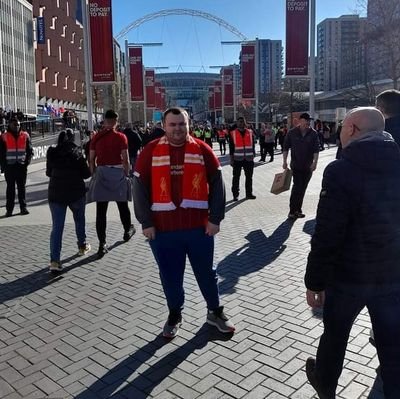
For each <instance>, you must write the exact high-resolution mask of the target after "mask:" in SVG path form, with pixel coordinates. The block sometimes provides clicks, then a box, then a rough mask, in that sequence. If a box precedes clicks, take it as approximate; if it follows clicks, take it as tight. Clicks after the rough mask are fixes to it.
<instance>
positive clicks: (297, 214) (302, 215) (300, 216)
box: [296, 212, 306, 218]
mask: <svg viewBox="0 0 400 399" xmlns="http://www.w3.org/2000/svg"><path fill="white" fill-rule="evenodd" d="M296 217H298V218H305V217H306V215H305V214H304V213H303V212H296Z"/></svg>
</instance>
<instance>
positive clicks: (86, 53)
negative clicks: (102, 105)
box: [82, 0, 93, 130]
mask: <svg viewBox="0 0 400 399" xmlns="http://www.w3.org/2000/svg"><path fill="white" fill-rule="evenodd" d="M82 19H83V47H84V59H85V86H86V87H85V88H86V110H87V118H88V129H89V130H93V99H92V86H91V83H90V79H91V74H92V62H91V59H90V41H89V19H88V10H87V0H83V1H82Z"/></svg>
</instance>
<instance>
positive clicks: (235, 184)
mask: <svg viewBox="0 0 400 399" xmlns="http://www.w3.org/2000/svg"><path fill="white" fill-rule="evenodd" d="M229 153H230V158H231V166H232V168H233V178H232V195H233V201H237V200H238V197H239V191H240V190H239V183H240V174H241V171H242V168H243V170H244V174H245V178H246V182H245V187H246V199H255V198H256V196H255V195H253V171H254V157H255V149H254V139H253V133H252V132H251V131H250V130H249V129H246V121H245V119H244V118H243V117H240V118H238V120H237V128H236V129H235V130H232V131H231V138H230V140H229Z"/></svg>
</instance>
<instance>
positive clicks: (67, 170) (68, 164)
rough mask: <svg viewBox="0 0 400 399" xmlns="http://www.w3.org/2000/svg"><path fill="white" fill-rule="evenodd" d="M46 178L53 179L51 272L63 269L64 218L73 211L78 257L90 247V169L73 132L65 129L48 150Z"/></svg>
mask: <svg viewBox="0 0 400 399" xmlns="http://www.w3.org/2000/svg"><path fill="white" fill-rule="evenodd" d="M46 175H47V176H48V177H50V181H49V190H48V199H49V207H50V211H51V217H52V223H53V228H52V230H51V235H50V271H52V272H59V271H61V270H62V265H61V261H60V256H61V246H62V236H63V231H64V223H65V215H66V212H67V208H70V209H71V211H72V214H73V217H74V222H75V231H76V236H77V240H78V250H79V252H78V254H79V255H85V254H87V253H88V252H89V251H90V249H91V247H90V244H89V243H87V242H86V231H85V205H86V198H85V194H86V186H85V182H84V179H87V178H89V177H90V170H89V166H88V164H87V162H86V160H85V158H84V157H83V155H82V152H81V149H80V148H79V147H78V146H77V145H76V144H75V143H74V133H73V131H72V130H71V129H66V130H63V131H62V132H61V133H60V135H59V136H58V141H57V145H56V146H52V147H50V148H49V149H48V151H47V163H46Z"/></svg>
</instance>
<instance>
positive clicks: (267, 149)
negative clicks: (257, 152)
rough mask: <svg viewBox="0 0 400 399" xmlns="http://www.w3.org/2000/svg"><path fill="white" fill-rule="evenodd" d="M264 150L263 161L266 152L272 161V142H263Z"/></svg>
mask: <svg viewBox="0 0 400 399" xmlns="http://www.w3.org/2000/svg"><path fill="white" fill-rule="evenodd" d="M264 146H265V150H264V159H263V161H265V157H266V155H267V154H268V155H269V158H270V159H269V160H270V161H271V162H272V161H273V160H274V143H265V144H264Z"/></svg>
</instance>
